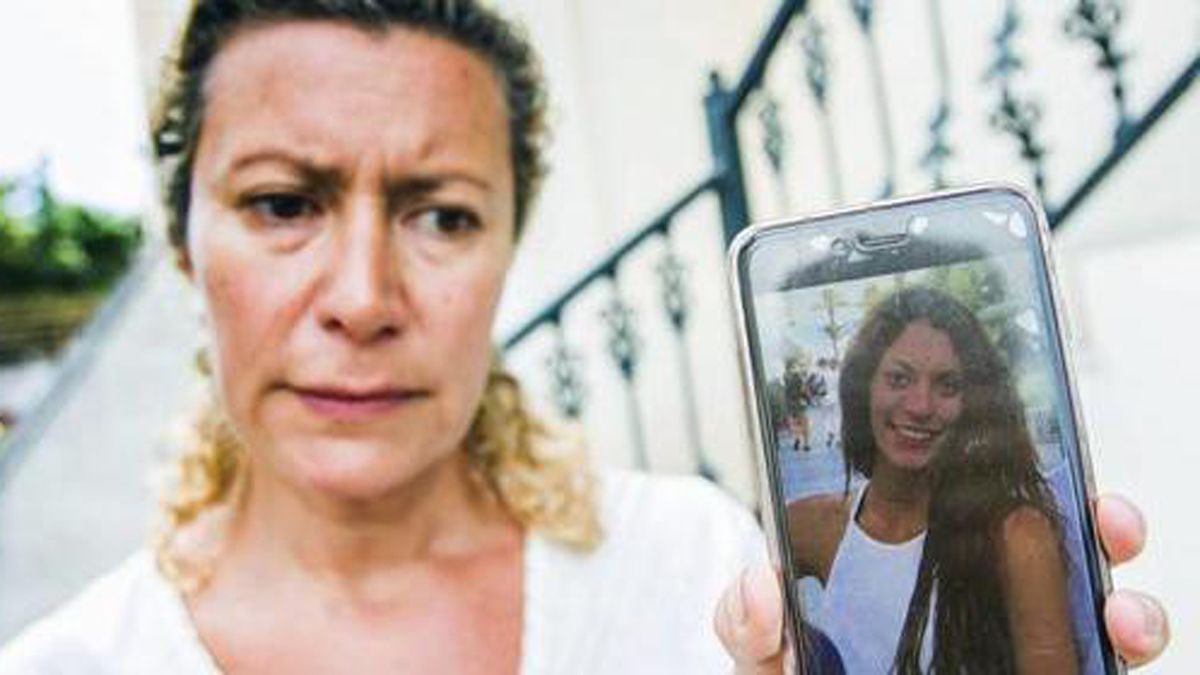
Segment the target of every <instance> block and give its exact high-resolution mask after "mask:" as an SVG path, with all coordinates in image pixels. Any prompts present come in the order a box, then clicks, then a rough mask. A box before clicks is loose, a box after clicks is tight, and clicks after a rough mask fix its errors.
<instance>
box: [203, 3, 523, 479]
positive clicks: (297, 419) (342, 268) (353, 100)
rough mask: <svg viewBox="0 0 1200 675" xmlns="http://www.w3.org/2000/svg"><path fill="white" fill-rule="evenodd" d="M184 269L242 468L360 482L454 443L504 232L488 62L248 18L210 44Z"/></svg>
mask: <svg viewBox="0 0 1200 675" xmlns="http://www.w3.org/2000/svg"><path fill="white" fill-rule="evenodd" d="M205 100H206V114H205V119H204V126H203V129H202V131H201V136H200V141H199V144H198V149H197V154H196V158H195V166H194V170H193V174H192V203H191V210H190V216H189V221H188V222H189V224H188V254H189V265H190V267H191V273H192V275H193V278H194V279H195V281H196V283H197V285H198V287H199V291H200V293H201V294H202V296H203V300H204V302H205V305H206V310H207V320H208V322H209V324H210V325H209V328H210V330H211V337H212V345H211V349H212V350H213V352H214V353H213V362H214V375H215V377H216V381H217V384H218V387H219V392H220V395H221V397H222V401H223V403H224V406H225V410H226V412H227V414H228V415H229V417H230V420H231V422H232V424H233V426H234V428H235V429H236V431H237V432H238V433H239V434H240V435H241V437H242V440H243V441H244V443H245V444H246V445H247V446H248V447H249V448H250V454H251V458H252V459H251V461H252V466H254V467H255V470H256V471H258V470H263V471H267V472H271V473H272V474H273V475H274V476H276V477H280V478H282V479H283V480H285V481H286V482H288V483H290V484H293V485H300V486H304V487H307V488H310V489H317V490H320V491H322V492H325V493H329V494H332V495H338V496H343V497H348V498H354V499H357V498H373V497H378V496H381V495H384V494H386V493H387V492H388V491H389V490H391V489H393V488H396V487H399V486H402V485H404V484H405V482H406V481H409V480H411V479H412V478H414V477H416V476H418V475H420V473H421V472H422V471H424V470H426V469H428V468H430V467H431V466H433V465H435V464H436V463H437V462H438V461H439V460H441V459H445V458H447V457H449V456H451V455H452V454H453V453H455V452H456V451H458V450H459V449H460V448H461V444H462V442H463V439H464V437H465V435H466V432H467V429H468V427H469V425H470V422H471V420H472V417H473V415H474V413H475V410H476V408H477V406H478V403H479V400H480V396H481V393H482V390H483V386H484V383H485V380H486V375H487V370H488V364H489V357H490V330H491V324H492V318H493V315H494V312H495V308H496V304H497V301H498V299H499V296H500V291H501V287H502V285H503V280H504V275H505V272H506V270H507V268H508V265H509V261H510V259H511V256H512V248H513V231H514V229H513V228H514V223H513V176H512V169H511V164H510V159H509V146H508V142H509V141H508V131H507V119H506V109H505V104H504V98H503V93H502V90H501V86H500V83H499V81H498V79H497V77H496V76H495V75H494V74H493V71H492V70H491V69H490V67H489V66H488V65H487V64H486V63H485V62H483V61H482V60H481V59H479V58H478V57H476V56H475V55H473V54H472V53H471V52H469V51H467V50H466V49H464V48H462V47H459V46H456V45H454V44H453V43H450V42H448V41H446V40H444V39H441V38H437V37H432V36H429V35H426V34H423V33H419V32H415V31H411V30H406V29H389V30H387V31H386V32H384V33H379V34H372V33H367V32H363V31H360V30H358V29H355V28H352V27H347V26H344V25H340V24H336V23H322V22H312V21H310V22H290V23H282V24H276V25H270V26H266V27H258V28H253V29H249V30H247V31H245V32H243V33H241V34H239V35H237V36H236V37H235V38H233V39H232V40H231V41H230V42H229V44H227V45H226V46H225V47H224V48H223V49H222V50H221V53H220V54H219V55H218V56H217V57H216V59H215V61H214V63H213V64H212V67H211V71H210V73H209V76H208V80H207V82H206V88H205Z"/></svg>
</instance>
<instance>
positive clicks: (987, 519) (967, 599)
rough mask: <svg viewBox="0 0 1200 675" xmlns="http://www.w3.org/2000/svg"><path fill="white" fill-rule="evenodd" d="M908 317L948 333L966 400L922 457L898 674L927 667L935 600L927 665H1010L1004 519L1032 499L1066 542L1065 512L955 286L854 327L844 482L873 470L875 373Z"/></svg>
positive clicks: (844, 397)
mask: <svg viewBox="0 0 1200 675" xmlns="http://www.w3.org/2000/svg"><path fill="white" fill-rule="evenodd" d="M914 322H927V323H928V324H929V325H930V326H932V327H933V328H935V329H937V330H940V331H942V332H944V333H946V335H947V336H949V338H950V341H951V343H952V344H953V346H954V350H955V352H956V353H957V355H958V358H959V361H960V363H961V364H962V369H963V373H962V375H963V407H962V413H961V414H960V415H959V417H958V419H957V420H956V421H955V423H954V424H953V425H952V427H951V428H950V429H949V430H948V431H947V435H946V437H945V438H944V439H942V441H941V448H940V450H939V452H938V453H937V455H936V456H935V458H934V460H933V462H932V463H931V464H930V467H929V471H930V472H931V473H930V483H929V485H930V501H929V512H928V526H927V527H928V529H927V531H926V535H925V546H924V552H923V554H922V558H921V564H920V568H919V571H918V573H917V582H916V585H915V587H914V589H913V594H912V599H911V600H910V602H909V606H908V614H907V616H906V617H905V621H904V628H903V631H902V632H901V635H900V642H899V645H898V647H897V650H896V657H895V661H894V662H893V672H896V673H899V674H900V675H914V674H917V673H921V672H922V670H921V653H920V652H921V644H922V640H923V638H924V635H925V630H926V625H927V624H928V621H929V613H930V611H931V609H932V610H933V611H934V629H933V630H934V642H933V644H934V650H933V654H932V662H931V672H935V673H953V674H955V675H958V674H959V673H972V674H974V673H1011V672H1014V669H1015V665H1014V655H1013V650H1012V637H1011V635H1010V631H1009V618H1008V611H1007V607H1006V602H1005V594H1004V589H1003V586H1002V581H1001V571H1000V569H999V564H1000V563H999V561H1000V560H1001V556H1000V555H998V547H999V545H1000V543H1001V542H1000V538H1001V528H1002V526H1003V523H1004V521H1005V518H1006V517H1007V516H1008V515H1010V514H1011V513H1013V512H1014V511H1015V510H1016V509H1017V508H1019V507H1032V508H1033V509H1036V510H1037V511H1038V512H1039V513H1041V514H1043V515H1044V516H1045V517H1046V519H1047V521H1049V523H1050V524H1051V527H1052V528H1053V531H1054V533H1055V537H1056V539H1057V540H1058V542H1059V547H1060V548H1061V547H1062V531H1061V524H1060V517H1059V514H1058V508H1057V506H1056V502H1055V499H1054V496H1053V494H1052V493H1051V491H1050V487H1049V485H1048V484H1047V483H1046V480H1045V479H1044V478H1043V477H1042V475H1041V473H1040V472H1039V471H1038V466H1037V454H1036V451H1035V449H1034V445H1033V441H1032V438H1031V437H1030V434H1029V430H1028V428H1027V427H1026V423H1025V414H1024V408H1023V405H1022V403H1021V400H1020V398H1019V397H1018V396H1017V392H1016V389H1015V387H1014V386H1013V382H1012V376H1011V374H1010V369H1009V367H1008V364H1007V363H1005V360H1004V359H1003V358H1002V357H1001V356H1000V354H999V352H998V351H997V350H996V349H995V347H993V345H992V343H991V340H990V339H989V338H988V336H987V334H986V332H985V331H984V329H983V326H982V325H980V323H979V321H978V320H977V319H976V318H975V315H974V314H973V313H972V312H971V310H970V309H968V308H967V307H966V306H964V305H963V304H962V303H960V302H959V301H957V300H955V299H954V298H953V297H952V296H950V295H948V294H946V293H944V292H942V291H939V290H935V289H932V288H926V287H920V286H910V287H907V288H904V289H902V290H899V291H897V292H895V293H893V294H891V295H889V296H887V297H885V298H884V299H883V300H881V301H880V302H879V303H878V304H877V305H876V306H875V307H874V308H873V309H872V310H871V311H870V312H869V313H868V315H867V317H866V319H865V320H864V321H863V323H862V326H861V327H860V328H859V330H858V333H857V335H856V336H855V339H854V342H853V344H852V346H851V347H850V349H849V351H848V353H847V355H846V359H845V362H844V364H843V369H842V376H841V382H840V386H839V391H838V394H839V397H840V399H841V405H842V433H843V439H842V442H843V453H844V460H845V465H846V475H847V478H846V481H847V483H846V486H847V490H848V489H849V480H850V478H849V477H850V474H851V473H852V472H857V473H859V474H861V475H863V476H865V477H867V478H870V477H871V474H872V473H873V470H874V467H875V457H876V455H877V453H878V450H877V448H876V445H875V438H874V435H873V433H872V431H871V422H870V414H871V411H870V386H871V379H872V378H873V377H874V375H875V371H876V369H877V368H878V367H879V363H880V360H881V359H882V357H883V354H884V352H885V351H886V350H887V349H888V347H890V346H891V345H892V343H893V342H895V341H896V339H897V338H899V337H900V335H901V333H903V332H904V330H905V328H907V327H908V326H909V325H911V324H912V323H914ZM1060 559H1061V560H1064V561H1065V560H1066V556H1065V555H1062V556H1060ZM1064 564H1065V562H1064ZM935 590H936V594H935V593H934V591H935ZM935 597H936V600H935V599H934V598H935ZM931 606H932V607H931Z"/></svg>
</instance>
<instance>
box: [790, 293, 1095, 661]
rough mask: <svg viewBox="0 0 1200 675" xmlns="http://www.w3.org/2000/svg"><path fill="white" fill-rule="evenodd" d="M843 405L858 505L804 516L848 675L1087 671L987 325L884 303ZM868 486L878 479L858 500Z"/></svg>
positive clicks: (1046, 502) (920, 298)
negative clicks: (929, 671)
mask: <svg viewBox="0 0 1200 675" xmlns="http://www.w3.org/2000/svg"><path fill="white" fill-rule="evenodd" d="M839 393H840V397H841V403H842V429H843V451H844V457H845V464H846V476H847V478H846V485H847V488H846V490H845V494H844V495H836V496H832V495H823V496H818V497H813V498H809V499H803V500H798V501H796V502H793V503H792V504H791V505H789V515H790V516H791V519H792V520H791V524H792V528H793V530H792V531H793V541H794V542H795V544H794V547H795V552H796V557H797V560H798V565H799V566H800V568H801V569H800V573H801V574H803V575H809V576H814V577H816V578H817V579H819V580H820V581H821V583H822V585H823V586H824V588H825V590H824V592H823V594H822V598H823V599H822V601H821V608H820V611H819V612H817V613H816V615H815V618H814V622H815V623H817V625H818V626H819V627H820V628H821V629H822V630H824V631H826V632H827V633H828V634H829V635H830V636H831V637H832V639H833V641H834V642H835V644H837V645H838V648H839V651H840V652H841V654H842V657H843V659H844V660H845V661H846V662H847V667H848V668H847V670H848V671H849V672H864V673H865V672H880V673H883V672H890V671H891V670H892V669H893V668H894V669H895V671H896V672H898V673H902V674H904V673H918V672H924V671H925V670H927V669H928V668H929V667H930V666H932V667H933V669H934V670H935V671H936V672H969V673H979V672H997V673H1010V672H1020V673H1072V672H1077V671H1078V668H1079V659H1078V655H1077V652H1078V650H1077V649H1076V645H1075V643H1074V637H1073V634H1072V630H1071V614H1070V607H1069V602H1068V597H1067V582H1066V575H1067V572H1066V570H1067V568H1066V562H1065V551H1064V549H1063V546H1062V543H1061V542H1062V537H1061V532H1060V526H1059V516H1058V513H1057V510H1056V507H1055V501H1054V497H1053V495H1052V494H1051V492H1050V488H1049V486H1048V485H1047V484H1046V482H1045V480H1044V479H1043V478H1042V476H1041V474H1040V473H1039V471H1038V468H1037V457H1036V453H1035V450H1034V447H1033V443H1032V440H1031V438H1030V435H1029V432H1028V431H1027V429H1026V427H1025V421H1024V413H1023V406H1022V404H1021V401H1020V399H1019V397H1018V395H1017V392H1016V391H1015V389H1014V387H1013V385H1012V379H1011V377H1010V375H1009V372H1008V369H1007V367H1006V366H1005V363H1004V361H1003V360H1002V359H1001V357H1000V356H999V354H998V353H997V352H996V350H995V349H994V348H993V347H992V345H991V342H990V340H989V339H988V337H987V335H986V334H985V332H984V330H983V327H982V326H981V325H980V324H979V322H978V321H977V320H976V319H975V317H974V315H973V314H972V313H971V311H970V310H968V309H967V308H966V307H964V306H963V305H962V304H960V303H959V302H958V301H956V300H955V299H954V298H952V297H951V296H949V295H947V294H945V293H943V292H941V291H937V290H934V289H930V288H922V287H910V288H907V289H904V290H900V291H897V292H896V293H894V294H892V295H890V296H888V297H887V298H884V299H883V300H881V301H880V302H879V304H878V305H876V306H875V307H874V308H873V309H872V310H871V312H870V313H869V314H868V316H867V317H866V318H865V319H864V321H863V323H862V326H861V327H860V329H859V331H858V334H857V335H856V337H855V340H854V343H853V345H852V346H851V348H850V350H849V352H848V354H847V356H846V360H845V364H844V366H843V369H842V377H841V385H840V392H839ZM853 474H857V475H861V476H863V477H865V478H867V481H866V482H864V483H863V484H862V485H861V486H859V487H857V488H856V489H854V490H853V491H851V489H850V476H851V475H853ZM864 616H870V617H871V618H870V619H864V618H863V617H864Z"/></svg>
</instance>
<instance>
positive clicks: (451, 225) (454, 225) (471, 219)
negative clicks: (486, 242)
mask: <svg viewBox="0 0 1200 675" xmlns="http://www.w3.org/2000/svg"><path fill="white" fill-rule="evenodd" d="M414 223H415V225H416V227H417V229H419V230H421V231H423V232H428V233H430V234H436V235H440V236H443V237H456V236H462V235H464V234H467V233H468V232H471V231H473V230H478V229H479V228H480V222H479V217H478V216H476V215H475V214H474V213H471V212H470V211H468V210H466V209H460V208H448V207H439V208H430V209H425V210H424V211H421V212H420V213H418V214H417V216H416V218H415V219H414Z"/></svg>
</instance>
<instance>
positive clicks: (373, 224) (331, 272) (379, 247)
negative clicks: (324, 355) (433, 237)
mask: <svg viewBox="0 0 1200 675" xmlns="http://www.w3.org/2000/svg"><path fill="white" fill-rule="evenodd" d="M384 211H385V209H382V208H378V207H376V206H375V205H363V206H359V207H356V208H354V209H351V210H349V211H348V213H347V214H346V216H345V217H344V218H342V219H341V222H339V223H338V224H337V230H336V232H335V233H334V236H333V237H332V245H331V247H330V250H329V254H328V256H327V259H326V262H325V266H326V269H325V271H324V272H325V273H324V277H325V279H324V282H325V283H324V284H323V288H322V292H321V295H320V299H319V300H318V309H317V312H318V317H319V320H320V322H321V325H322V327H323V328H325V329H326V330H328V331H331V332H334V333H338V334H341V335H344V336H345V337H347V338H349V339H351V340H353V341H355V342H359V343H372V342H376V341H379V340H383V339H388V338H391V337H396V336H398V335H400V333H401V332H402V331H403V329H404V326H405V324H406V322H407V320H408V305H407V301H406V298H405V291H404V285H403V283H402V279H401V277H402V270H400V269H399V259H398V257H397V256H396V255H395V254H394V252H393V251H392V248H393V241H392V238H393V235H392V234H391V233H390V232H389V230H388V223H387V216H386V213H385V212H384Z"/></svg>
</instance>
